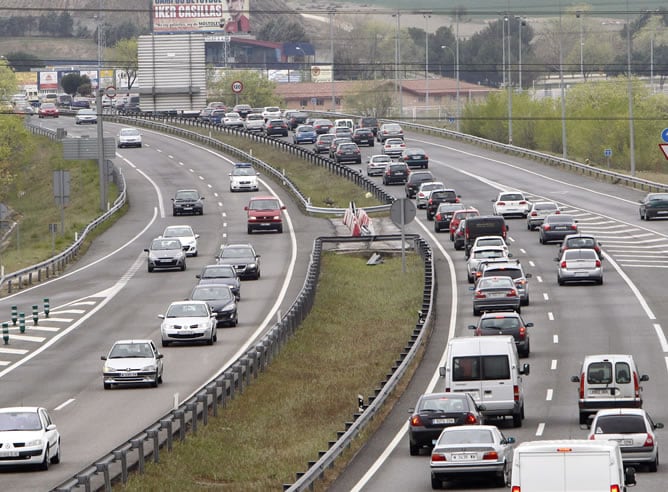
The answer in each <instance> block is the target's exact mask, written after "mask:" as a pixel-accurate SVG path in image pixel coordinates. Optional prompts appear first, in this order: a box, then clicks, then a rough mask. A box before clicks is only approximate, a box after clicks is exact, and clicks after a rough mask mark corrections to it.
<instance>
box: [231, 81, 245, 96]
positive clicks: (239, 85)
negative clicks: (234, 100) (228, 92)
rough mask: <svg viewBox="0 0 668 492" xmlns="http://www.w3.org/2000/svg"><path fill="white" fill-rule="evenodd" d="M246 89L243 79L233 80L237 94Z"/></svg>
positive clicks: (234, 90)
mask: <svg viewBox="0 0 668 492" xmlns="http://www.w3.org/2000/svg"><path fill="white" fill-rule="evenodd" d="M243 90H244V83H243V82H242V81H241V80H235V81H234V82H232V92H234V93H235V94H240V93H241V92H243Z"/></svg>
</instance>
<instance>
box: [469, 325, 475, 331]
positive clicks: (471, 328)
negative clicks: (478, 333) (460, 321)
mask: <svg viewBox="0 0 668 492" xmlns="http://www.w3.org/2000/svg"><path fill="white" fill-rule="evenodd" d="M476 328H477V326H476V325H469V330H475V329H476Z"/></svg>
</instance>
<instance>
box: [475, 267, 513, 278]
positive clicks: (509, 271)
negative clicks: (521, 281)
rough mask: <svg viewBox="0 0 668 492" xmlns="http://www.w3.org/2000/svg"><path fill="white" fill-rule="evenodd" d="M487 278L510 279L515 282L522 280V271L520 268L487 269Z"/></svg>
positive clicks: (485, 272)
mask: <svg viewBox="0 0 668 492" xmlns="http://www.w3.org/2000/svg"><path fill="white" fill-rule="evenodd" d="M483 275H484V276H485V277H510V278H512V279H513V280H515V279H518V278H522V270H520V269H519V268H486V269H485V270H484V274H483Z"/></svg>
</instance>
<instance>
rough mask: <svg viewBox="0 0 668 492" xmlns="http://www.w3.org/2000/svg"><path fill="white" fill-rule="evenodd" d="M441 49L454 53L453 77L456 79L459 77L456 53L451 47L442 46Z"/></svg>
mask: <svg viewBox="0 0 668 492" xmlns="http://www.w3.org/2000/svg"><path fill="white" fill-rule="evenodd" d="M441 49H442V50H450V53H452V77H453V78H455V77H456V76H457V66H456V58H457V55H456V54H455V51H454V50H453V49H452V48H450V46H445V45H444V44H442V45H441Z"/></svg>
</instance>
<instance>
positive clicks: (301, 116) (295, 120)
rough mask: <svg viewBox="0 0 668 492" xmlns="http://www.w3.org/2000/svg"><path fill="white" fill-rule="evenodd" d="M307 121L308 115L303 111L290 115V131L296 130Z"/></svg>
mask: <svg viewBox="0 0 668 492" xmlns="http://www.w3.org/2000/svg"><path fill="white" fill-rule="evenodd" d="M307 119H308V114H306V113H303V112H301V111H295V112H294V113H290V117H289V118H288V128H289V129H290V130H294V129H295V128H297V127H298V126H299V125H303V124H305V123H306V120H307Z"/></svg>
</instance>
